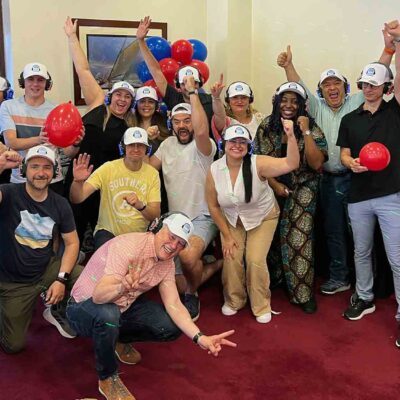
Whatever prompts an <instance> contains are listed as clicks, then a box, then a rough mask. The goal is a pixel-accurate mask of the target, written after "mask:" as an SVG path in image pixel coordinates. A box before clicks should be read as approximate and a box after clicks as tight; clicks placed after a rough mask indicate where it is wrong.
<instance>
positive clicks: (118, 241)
mask: <svg viewBox="0 0 400 400" xmlns="http://www.w3.org/2000/svg"><path fill="white" fill-rule="evenodd" d="M130 265H131V266H133V267H135V266H136V265H141V266H142V270H141V273H140V279H139V286H138V288H137V289H135V290H131V291H129V292H127V293H126V294H124V295H122V296H121V297H119V298H117V299H116V300H114V303H115V304H116V305H118V306H119V308H120V310H121V312H123V311H125V310H127V309H128V308H129V306H130V305H131V304H132V303H133V302H134V301H135V300H136V298H137V297H139V296H140V295H141V294H142V293H144V292H147V291H148V290H150V289H151V288H153V287H155V286H158V285H159V284H160V283H161V282H165V281H172V282H173V283H174V284H175V265H174V261H173V260H167V261H158V259H157V256H156V252H155V248H154V234H153V233H150V232H148V233H141V232H140V233H139V232H134V233H126V234H124V235H119V236H117V237H115V238H114V239H111V240H109V241H108V242H106V243H105V244H104V245H103V246H101V247H100V248H99V249H98V250H97V251H96V252H95V253H94V254H93V256H92V257H91V258H90V260H89V262H88V263H87V265H86V267H85V268H84V269H83V271H82V273H81V275H80V277H79V278H78V280H77V281H76V283H75V285H74V287H73V288H72V291H71V296H72V297H73V298H74V300H75V301H76V302H78V303H79V302H82V301H85V300H87V299H89V298H90V297H92V295H93V291H94V289H95V287H96V286H97V284H98V283H99V281H100V279H101V278H102V277H103V276H104V275H114V276H115V277H116V278H117V279H119V280H122V278H123V277H124V276H125V275H126V274H127V273H128V270H129V266H130Z"/></svg>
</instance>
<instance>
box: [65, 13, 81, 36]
mask: <svg viewBox="0 0 400 400" xmlns="http://www.w3.org/2000/svg"><path fill="white" fill-rule="evenodd" d="M77 22H78V20H77V19H76V20H75V21H74V22H72V19H71V17H67V19H66V21H65V23H64V32H65V34H66V35H67V36H68V37H70V36H72V35H76V26H77Z"/></svg>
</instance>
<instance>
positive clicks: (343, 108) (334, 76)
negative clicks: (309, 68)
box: [277, 32, 394, 295]
mask: <svg viewBox="0 0 400 400" xmlns="http://www.w3.org/2000/svg"><path fill="white" fill-rule="evenodd" d="M383 38H384V44H385V48H384V50H383V52H382V55H381V57H380V59H379V61H380V62H381V63H384V64H385V65H390V62H391V60H392V56H393V54H394V44H393V38H392V37H391V36H390V35H387V34H386V33H385V32H383ZM277 63H278V65H279V66H280V67H282V68H284V69H285V72H286V78H287V79H288V81H295V82H300V83H301V84H302V85H303V86H304V87H305V89H306V90H307V94H308V102H309V104H308V112H309V113H310V115H311V116H312V117H313V118H314V119H315V121H316V122H317V124H318V126H319V127H320V128H321V129H322V131H323V132H324V135H325V138H326V141H327V143H328V156H329V160H328V161H327V162H325V163H324V165H323V175H322V179H321V185H320V200H321V201H320V205H321V209H322V213H323V217H324V231H325V239H326V243H327V250H328V254H329V279H328V280H327V281H326V282H324V283H323V284H322V285H321V287H320V290H321V293H323V294H326V295H333V294H335V293H338V292H343V291H345V290H348V289H350V283H349V266H348V263H347V260H348V249H347V247H348V246H347V243H348V240H349V233H350V232H349V229H348V217H347V198H348V192H349V188H350V178H351V174H350V171H349V170H348V169H347V168H345V167H344V166H343V165H342V163H341V160H340V148H339V147H338V146H337V145H336V141H337V138H338V132H339V126H340V122H341V120H342V118H343V117H344V116H345V115H346V114H348V113H349V112H351V111H353V110H355V109H356V108H357V107H359V106H360V105H361V103H362V102H363V101H364V97H363V93H362V92H361V91H360V92H358V93H356V94H353V95H350V94H349V92H350V87H349V85H348V82H347V79H346V78H345V77H344V76H343V75H342V74H341V73H340V72H339V71H338V70H337V69H334V68H329V69H327V70H325V71H324V72H322V74H321V77H320V80H319V82H318V87H317V93H318V97H317V96H314V95H313V93H311V92H310V90H309V89H307V87H306V86H305V84H304V83H303V82H302V81H301V79H300V76H299V74H298V73H297V71H296V69H295V67H294V65H293V62H292V52H291V50H290V46H288V47H287V50H286V52H283V53H280V54H279V56H278V59H277Z"/></svg>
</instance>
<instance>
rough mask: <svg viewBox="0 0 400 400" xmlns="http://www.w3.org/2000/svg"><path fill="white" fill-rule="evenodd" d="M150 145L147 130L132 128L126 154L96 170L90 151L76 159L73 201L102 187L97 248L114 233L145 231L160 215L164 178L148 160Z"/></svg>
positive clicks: (124, 145)
mask: <svg viewBox="0 0 400 400" xmlns="http://www.w3.org/2000/svg"><path fill="white" fill-rule="evenodd" d="M148 149H149V142H148V137H147V132H146V131H145V130H144V129H142V128H138V127H136V128H128V129H127V130H126V132H125V134H124V136H123V139H122V142H121V150H122V154H123V156H124V157H123V158H121V159H118V160H114V161H109V162H106V163H105V164H103V165H102V166H101V167H99V168H98V169H96V171H94V172H93V173H91V172H92V169H93V166H89V163H90V155H87V154H86V153H85V154H80V155H79V157H78V159H75V160H74V168H73V174H74V181H73V183H72V185H71V191H70V198H71V201H72V203H81V202H83V201H84V200H86V199H87V198H88V197H89V196H90V195H92V193H94V192H95V191H96V190H99V191H100V209H99V218H98V221H97V226H96V228H95V232H94V243H95V249H98V248H99V247H100V246H101V245H103V244H104V243H105V242H106V241H108V240H110V239H112V238H113V237H114V236H117V235H121V234H123V233H128V232H144V231H145V230H146V228H147V226H148V224H149V222H150V221H152V220H153V219H154V218H157V217H159V216H160V202H161V199H160V179H159V175H158V172H157V171H156V170H155V169H154V168H153V167H152V166H150V165H149V164H147V163H144V162H143V159H144V157H146V152H147V150H148Z"/></svg>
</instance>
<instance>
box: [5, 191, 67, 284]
mask: <svg viewBox="0 0 400 400" xmlns="http://www.w3.org/2000/svg"><path fill="white" fill-rule="evenodd" d="M0 191H1V193H2V201H1V203H0V281H1V282H19V283H32V282H37V281H38V280H39V279H40V278H41V277H42V275H43V273H44V271H45V269H46V267H47V265H48V264H49V262H50V259H51V257H52V255H53V239H54V238H55V237H56V235H58V233H70V232H72V231H74V230H75V222H74V217H73V215H72V210H71V207H70V205H69V204H68V202H67V200H66V199H65V198H64V197H61V196H60V195H58V194H56V193H54V192H53V191H52V190H49V192H48V196H47V198H46V200H44V201H42V202H37V201H35V200H33V199H32V198H31V196H29V194H28V193H27V192H26V189H25V184H23V183H17V184H15V183H9V184H5V185H0Z"/></svg>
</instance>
